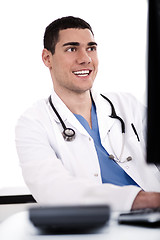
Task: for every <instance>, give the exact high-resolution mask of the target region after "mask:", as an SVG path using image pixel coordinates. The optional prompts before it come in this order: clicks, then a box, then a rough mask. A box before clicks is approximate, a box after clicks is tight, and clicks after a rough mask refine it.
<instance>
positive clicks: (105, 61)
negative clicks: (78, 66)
mask: <svg viewBox="0 0 160 240" xmlns="http://www.w3.org/2000/svg"><path fill="white" fill-rule="evenodd" d="M67 15H73V16H78V17H81V18H84V19H85V20H86V21H88V22H89V23H90V24H91V26H92V27H93V31H94V33H95V39H96V41H97V42H98V51H99V61H100V66H99V74H98V76H97V79H96V82H95V86H96V87H97V88H98V89H99V90H101V89H103V90H104V89H106V91H127V92H131V93H133V94H134V95H135V96H136V97H137V98H138V99H140V100H141V101H143V100H144V94H145V78H146V76H145V71H146V66H145V65H146V60H145V59H146V24H147V0H99V1H98V2H97V3H96V1H86V0H81V1H78V2H77V1H75V0H67V1H66V0H56V1H55V0H26V1H25V0H14V1H13V0H1V2H0V112H1V114H0V188H2V187H4V186H11V185H14V186H18V185H23V179H22V176H21V171H20V168H19V166H18V157H17V154H16V149H15V142H14V128H15V124H16V121H17V118H18V117H19V116H20V114H21V113H22V112H23V111H24V110H25V109H26V108H27V107H28V106H30V105H31V104H32V103H33V102H35V101H36V100H38V99H39V98H43V97H47V96H48V95H49V94H50V92H51V88H52V83H51V79H50V75H49V72H48V69H47V68H45V67H44V66H43V63H42V61H41V51H42V48H43V44H42V43H43V34H44V30H45V27H46V26H47V25H48V24H49V23H50V22H52V21H53V20H55V19H56V18H58V17H62V16H67Z"/></svg>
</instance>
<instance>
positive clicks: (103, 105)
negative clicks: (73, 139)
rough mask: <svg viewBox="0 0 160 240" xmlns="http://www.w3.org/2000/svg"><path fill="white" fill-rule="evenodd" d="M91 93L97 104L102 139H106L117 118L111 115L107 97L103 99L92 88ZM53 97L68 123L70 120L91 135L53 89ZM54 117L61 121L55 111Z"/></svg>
mask: <svg viewBox="0 0 160 240" xmlns="http://www.w3.org/2000/svg"><path fill="white" fill-rule="evenodd" d="M91 94H92V98H93V100H94V103H95V105H96V111H97V117H98V124H99V131H100V136H101V139H102V140H104V139H105V137H106V135H107V133H108V131H109V130H110V129H111V127H112V125H113V124H114V122H115V119H113V118H111V117H110V115H111V106H110V104H109V103H108V102H107V101H106V100H105V99H103V97H102V96H101V95H100V93H99V92H97V91H95V90H94V89H92V90H91ZM51 99H52V102H53V104H54V106H55V107H56V109H57V111H58V113H59V114H60V116H61V118H62V119H63V121H64V123H65V124H66V125H67V122H69V123H70V124H71V125H72V126H73V127H74V129H75V130H76V129H77V130H78V131H80V132H81V133H82V134H84V135H87V136H88V135H89V134H88V132H87V131H86V130H85V128H84V127H83V126H82V125H81V124H80V122H79V121H78V120H77V118H76V117H75V116H74V114H73V113H72V112H71V111H70V110H69V109H68V108H67V106H66V105H65V104H64V103H63V101H62V100H61V99H60V98H59V96H58V95H57V94H56V93H55V91H54V90H53V91H52V94H51ZM52 112H53V111H52ZM53 117H54V119H55V121H56V122H58V123H60V121H59V119H58V117H57V116H56V114H54V113H53ZM67 127H68V125H67Z"/></svg>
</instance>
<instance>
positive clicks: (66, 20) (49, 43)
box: [43, 16, 94, 54]
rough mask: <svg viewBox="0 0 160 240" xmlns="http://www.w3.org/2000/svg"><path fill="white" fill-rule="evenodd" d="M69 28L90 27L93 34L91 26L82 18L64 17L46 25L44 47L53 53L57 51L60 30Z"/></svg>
mask: <svg viewBox="0 0 160 240" xmlns="http://www.w3.org/2000/svg"><path fill="white" fill-rule="evenodd" d="M68 28H76V29H86V28H87V29H89V30H90V31H91V33H92V34H93V31H92V28H91V26H90V25H89V24H88V23H87V22H86V21H84V20H83V19H81V18H77V17H72V16H68V17H62V18H58V19H57V20H55V21H53V22H52V23H51V24H49V25H48V26H47V27H46V30H45V33H44V39H43V44H44V48H46V49H47V50H48V51H50V52H51V53H52V54H54V53H55V46H56V44H57V42H58V39H59V31H60V30H64V29H68ZM93 35H94V34H93Z"/></svg>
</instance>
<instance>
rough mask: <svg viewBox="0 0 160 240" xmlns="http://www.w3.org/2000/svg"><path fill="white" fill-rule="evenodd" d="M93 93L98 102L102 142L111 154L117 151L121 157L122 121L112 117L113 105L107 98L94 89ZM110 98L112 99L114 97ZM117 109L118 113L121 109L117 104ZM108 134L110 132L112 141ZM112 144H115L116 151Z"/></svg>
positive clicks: (117, 154)
mask: <svg viewBox="0 0 160 240" xmlns="http://www.w3.org/2000/svg"><path fill="white" fill-rule="evenodd" d="M92 95H93V99H94V101H95V104H96V110H97V116H98V124H99V132H100V137H101V143H102V145H103V147H104V148H105V149H106V150H107V152H108V153H109V154H114V153H115V154H116V156H118V157H119V156H120V153H121V149H122V132H121V124H120V121H118V120H117V119H114V118H111V117H110V115H111V105H110V104H109V102H108V101H107V100H105V99H104V98H103V97H102V96H101V95H100V94H98V95H96V94H95V93H94V91H93V92H92ZM109 99H110V98H109ZM110 100H111V101H112V99H110ZM114 105H115V104H114ZM115 109H116V113H117V115H118V114H119V111H118V108H117V107H116V106H115ZM108 134H110V135H109V137H110V141H109V137H108ZM110 143H111V144H110ZM112 146H114V153H113V149H112Z"/></svg>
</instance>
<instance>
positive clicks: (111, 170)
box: [74, 102, 138, 186]
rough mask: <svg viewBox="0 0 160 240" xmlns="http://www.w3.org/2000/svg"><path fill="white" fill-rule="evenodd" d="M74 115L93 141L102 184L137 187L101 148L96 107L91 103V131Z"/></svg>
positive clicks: (87, 125)
mask: <svg viewBox="0 0 160 240" xmlns="http://www.w3.org/2000/svg"><path fill="white" fill-rule="evenodd" d="M74 115H75V117H76V118H77V119H78V120H79V122H80V123H81V124H82V125H83V127H84V128H85V129H86V130H87V132H88V133H89V135H90V136H91V137H92V138H93V140H94V144H95V148H96V151H97V155H98V160H99V164H100V169H101V177H102V183H112V184H115V185H118V186H125V185H136V186H138V184H137V183H136V182H135V181H134V180H133V179H132V178H131V177H130V176H129V175H128V174H127V173H126V172H125V171H124V170H123V169H122V168H121V167H120V166H119V165H118V164H117V163H116V162H115V161H114V160H112V159H110V158H109V154H108V152H107V151H106V150H105V149H104V147H103V146H102V144H101V139H100V135H99V126H98V120H97V113H96V106H95V104H94V102H92V110H91V119H92V129H91V128H90V126H89V124H88V122H87V121H86V120H85V119H84V118H83V117H82V116H81V115H78V114H74Z"/></svg>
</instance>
